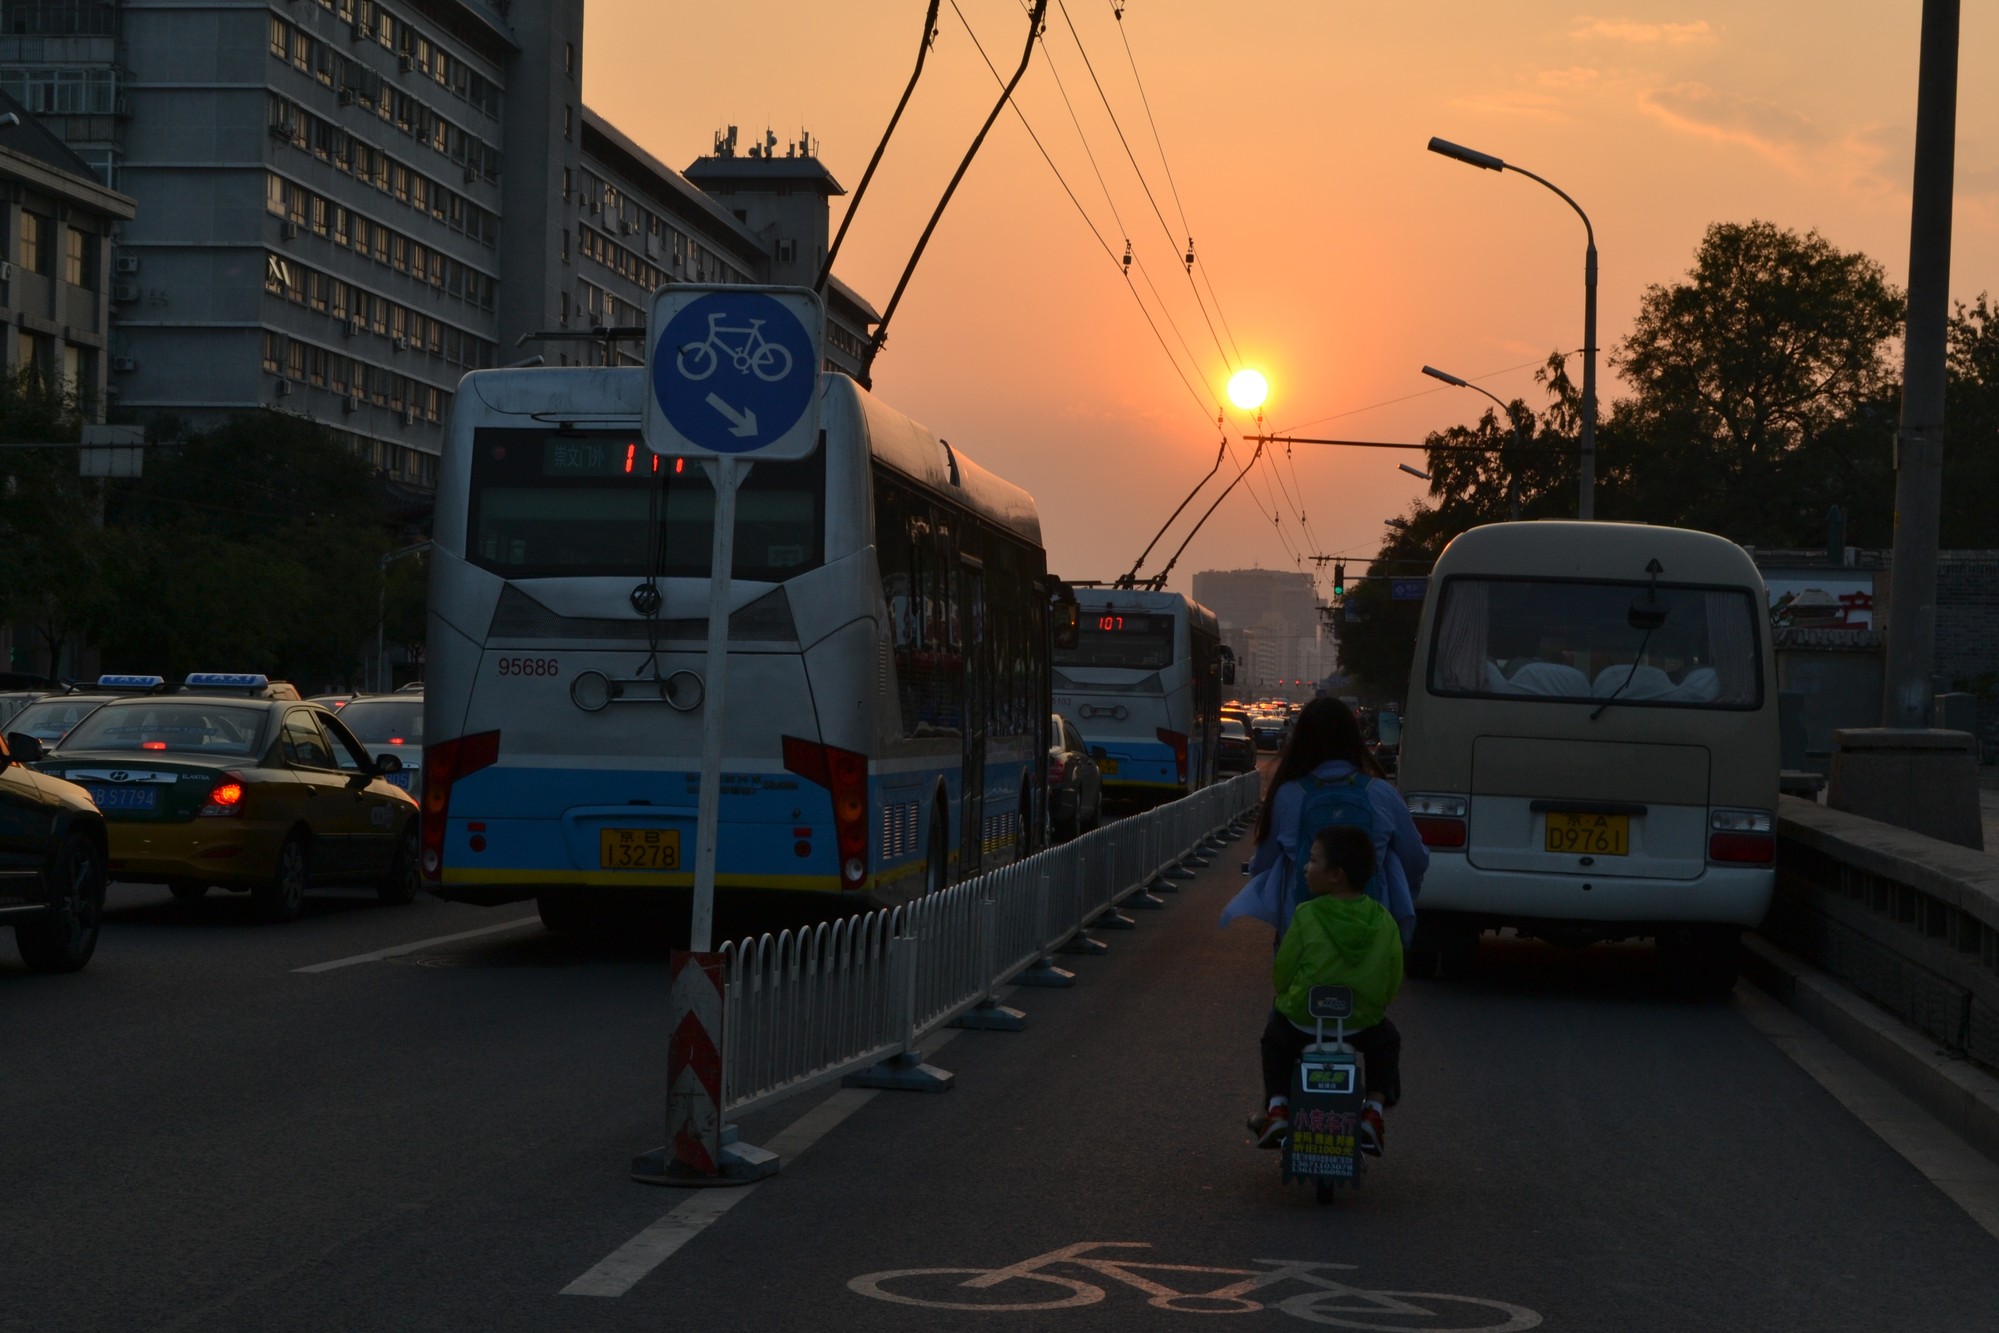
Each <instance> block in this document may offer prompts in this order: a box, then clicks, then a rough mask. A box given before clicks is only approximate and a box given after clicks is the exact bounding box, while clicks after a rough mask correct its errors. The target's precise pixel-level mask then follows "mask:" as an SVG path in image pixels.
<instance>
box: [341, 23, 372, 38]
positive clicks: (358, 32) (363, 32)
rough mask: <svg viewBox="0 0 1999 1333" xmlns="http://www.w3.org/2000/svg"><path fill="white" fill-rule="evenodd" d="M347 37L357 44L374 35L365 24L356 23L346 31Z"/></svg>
mask: <svg viewBox="0 0 1999 1333" xmlns="http://www.w3.org/2000/svg"><path fill="white" fill-rule="evenodd" d="M347 35H348V37H350V38H352V39H353V40H354V41H357V42H365V41H367V40H368V39H369V38H370V37H373V36H374V35H375V30H374V29H373V28H371V27H369V26H368V25H367V24H365V23H357V24H355V25H354V26H353V27H351V28H349V29H348V30H347Z"/></svg>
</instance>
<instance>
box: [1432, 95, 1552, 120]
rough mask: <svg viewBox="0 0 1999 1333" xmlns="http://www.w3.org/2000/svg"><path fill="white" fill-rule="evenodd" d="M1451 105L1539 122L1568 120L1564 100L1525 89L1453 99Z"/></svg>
mask: <svg viewBox="0 0 1999 1333" xmlns="http://www.w3.org/2000/svg"><path fill="white" fill-rule="evenodd" d="M1450 104H1451V105H1452V106H1453V107H1461V108H1463V109H1465V110H1468V111H1486V112H1492V113H1494V114H1497V115H1502V116H1528V117H1531V118H1534V119H1537V120H1566V119H1568V115H1567V111H1566V109H1565V106H1564V103H1563V99H1561V98H1560V97H1556V96H1554V95H1552V94H1549V93H1536V92H1528V91H1526V90H1525V89H1519V90H1514V91H1502V92H1490V93H1474V94H1472V95H1471V96H1468V97H1453V98H1452V99H1451V103H1450Z"/></svg>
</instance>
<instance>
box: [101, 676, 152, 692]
mask: <svg viewBox="0 0 1999 1333" xmlns="http://www.w3.org/2000/svg"><path fill="white" fill-rule="evenodd" d="M166 683H167V678H166V677H165V676H116V675H113V676H99V677H98V678H97V688H98V689H100V690H157V689H159V688H160V687H161V686H162V685H165V684H166Z"/></svg>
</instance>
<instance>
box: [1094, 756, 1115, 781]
mask: <svg viewBox="0 0 1999 1333" xmlns="http://www.w3.org/2000/svg"><path fill="white" fill-rule="evenodd" d="M1097 772H1099V773H1102V774H1103V775H1104V776H1106V777H1109V776H1111V775H1112V774H1114V773H1116V772H1117V760H1115V759H1099V760H1097Z"/></svg>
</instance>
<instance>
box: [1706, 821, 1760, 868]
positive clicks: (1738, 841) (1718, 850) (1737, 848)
mask: <svg viewBox="0 0 1999 1333" xmlns="http://www.w3.org/2000/svg"><path fill="white" fill-rule="evenodd" d="M1707 859H1708V860H1710V861H1719V862H1722V863H1724V864H1727V865H1754V866H1767V865H1769V864H1770V863H1771V862H1773V861H1775V860H1776V859H1777V838H1776V834H1775V833H1774V832H1773V831H1772V829H1771V826H1770V812H1769V811H1768V810H1712V811H1709V812H1708V835H1707Z"/></svg>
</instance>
